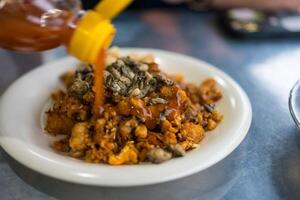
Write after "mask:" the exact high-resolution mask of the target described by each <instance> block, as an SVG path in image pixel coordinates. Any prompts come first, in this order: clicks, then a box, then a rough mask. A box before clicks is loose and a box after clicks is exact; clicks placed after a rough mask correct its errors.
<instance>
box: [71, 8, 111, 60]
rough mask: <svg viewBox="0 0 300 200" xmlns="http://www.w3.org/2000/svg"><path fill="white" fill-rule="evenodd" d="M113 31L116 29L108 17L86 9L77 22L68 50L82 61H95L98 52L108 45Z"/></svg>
mask: <svg viewBox="0 0 300 200" xmlns="http://www.w3.org/2000/svg"><path fill="white" fill-rule="evenodd" d="M115 33H116V29H115V28H114V26H113V25H112V24H111V22H110V21H109V20H108V19H104V18H103V17H102V16H101V15H100V14H98V13H97V12H95V11H88V12H87V13H86V14H85V15H84V16H83V17H82V19H80V21H79V23H78V24H77V28H76V29H75V31H74V33H73V35H72V37H71V40H70V42H69V45H68V51H69V53H70V54H71V55H73V56H75V57H76V58H78V59H80V60H82V61H85V62H88V63H95V61H96V59H97V56H98V53H99V52H100V50H101V49H106V48H108V47H109V45H110V44H111V42H112V40H113V38H114V35H115Z"/></svg>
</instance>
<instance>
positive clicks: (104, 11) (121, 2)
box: [95, 0, 133, 19]
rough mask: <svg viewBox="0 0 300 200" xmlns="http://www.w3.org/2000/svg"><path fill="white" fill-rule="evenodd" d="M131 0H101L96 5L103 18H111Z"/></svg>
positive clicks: (96, 9)
mask: <svg viewBox="0 0 300 200" xmlns="http://www.w3.org/2000/svg"><path fill="white" fill-rule="evenodd" d="M132 1H133V0H102V1H101V2H100V3H99V4H98V5H97V6H96V7H95V11H97V12H98V13H99V14H101V16H103V17H104V18H105V19H112V18H114V17H115V16H117V15H118V14H119V13H120V12H121V11H122V10H123V9H124V8H125V7H127V6H128V5H129V4H130V3H131V2H132Z"/></svg>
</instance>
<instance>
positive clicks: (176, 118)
mask: <svg viewBox="0 0 300 200" xmlns="http://www.w3.org/2000/svg"><path fill="white" fill-rule="evenodd" d="M105 65H106V67H105V70H104V72H103V74H100V75H101V76H103V77H101V78H103V81H102V82H103V90H104V91H103V92H102V93H101V92H98V93H100V94H102V99H101V100H99V99H98V100H97V101H98V102H100V103H97V106H95V99H96V97H95V96H96V95H97V91H96V92H95V88H99V87H95V80H96V77H95V76H99V73H97V74H95V70H94V69H93V67H92V66H90V65H85V66H82V67H80V68H79V69H77V70H76V71H68V72H66V73H65V74H63V75H62V76H61V78H60V80H61V82H62V83H63V85H64V88H63V89H59V90H57V91H54V92H53V93H52V95H51V98H52V100H53V105H52V107H51V108H50V109H49V110H48V111H47V112H46V116H47V117H46V122H45V130H46V131H47V132H48V133H49V134H51V135H53V136H57V135H64V138H63V139H60V140H58V141H56V142H54V144H53V147H54V149H56V150H57V151H59V152H64V153H66V154H67V155H70V156H72V157H75V158H79V159H82V160H84V161H87V162H92V163H107V164H110V165H123V164H138V163H142V162H152V163H161V162H164V161H167V160H170V159H172V158H174V157H181V156H184V155H185V154H186V153H187V151H189V150H191V149H194V148H196V147H197V145H198V144H199V143H200V141H201V140H202V139H203V138H204V137H205V135H206V134H207V132H208V131H210V130H213V129H215V128H216V127H217V126H218V124H219V123H220V122H221V121H222V118H223V116H222V114H221V113H219V112H218V111H216V110H215V103H216V102H217V101H219V100H220V99H221V98H222V93H221V91H220V89H219V88H218V86H217V83H216V81H215V80H214V79H211V78H209V79H207V80H204V81H203V82H202V83H201V84H200V85H199V86H198V85H195V84H191V83H186V82H185V81H184V80H183V77H182V76H180V75H169V74H167V73H165V72H162V71H161V70H160V69H159V66H158V64H157V63H155V60H154V58H153V56H151V55H145V54H133V55H129V56H125V57H121V56H120V54H119V52H118V50H117V49H111V50H109V51H108V52H107V53H106V58H105ZM98 82H99V81H98Z"/></svg>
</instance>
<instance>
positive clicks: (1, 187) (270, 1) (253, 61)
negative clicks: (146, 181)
mask: <svg viewBox="0 0 300 200" xmlns="http://www.w3.org/2000/svg"><path fill="white" fill-rule="evenodd" d="M0 2H1V0H0ZM97 2H98V1H97V0H83V1H82V4H83V6H84V8H85V9H89V8H92V7H93V6H94V5H95V4H96V3H97ZM299 8H300V0H135V1H134V3H133V4H132V5H131V6H130V7H129V8H128V9H127V10H126V11H124V12H123V13H122V14H121V15H120V16H118V17H117V18H116V19H115V20H114V21H113V23H114V25H115V26H116V28H117V31H118V33H117V35H116V38H115V40H114V45H117V46H120V47H143V48H156V49H164V50H168V51H174V52H179V53H182V54H186V55H190V56H193V57H195V58H197V59H201V60H204V61H206V62H208V63H211V64H212V65H214V66H216V67H218V68H219V69H221V70H223V71H225V72H226V73H227V74H229V75H230V76H231V77H232V78H233V79H234V80H236V81H237V82H238V84H239V85H240V86H241V87H242V88H243V89H244V90H245V91H246V93H247V94H248V96H249V98H250V101H251V103H252V109H253V120H252V125H251V128H250V131H249V133H248V135H247V137H246V139H245V140H244V141H243V142H242V143H241V145H240V146H239V147H238V148H237V149H236V150H235V151H234V152H233V153H232V154H231V155H229V156H228V157H227V158H225V159H224V160H222V161H221V162H219V163H218V164H216V165H215V166H213V167H211V168H209V169H208V170H205V171H204V172H200V173H198V174H196V175H193V176H190V177H187V178H184V179H180V180H178V181H172V182H169V183H165V184H159V185H154V186H147V187H138V188H119V189H115V188H99V187H87V186H82V185H75V184H69V183H66V182H63V181H59V180H56V179H51V178H49V177H46V176H43V175H41V174H38V173H36V172H34V171H32V170H30V169H27V168H26V167H24V166H22V165H20V164H18V163H17V162H16V161H14V160H13V159H11V158H10V157H9V156H8V155H6V154H5V153H4V151H3V150H2V149H1V148H0V199H4V200H16V199H22V200H23V199H47V200H48V199H49V200H53V199H72V200H76V199H83V198H86V196H87V195H88V197H89V199H107V200H112V199H121V198H122V199H123V200H129V199H130V200H134V199H144V200H146V199H158V200H160V199H172V200H173V199H174V200H181V199H186V200H199V199H201V200H202V199H204V200H206V199H207V200H215V199H216V200H218V199H225V200H227V199H230V200H240V199H243V200H253V199H259V200H269V199H271V200H279V199H280V200H281V199H287V200H289V199H292V200H293V199H300V193H299V188H300V150H299V149H300V134H299V131H298V130H297V129H296V127H295V125H294V122H293V120H292V118H291V116H290V112H289V109H288V97H289V91H290V89H291V88H292V86H293V85H294V83H295V82H296V81H297V80H298V79H299V77H300V64H299V63H300V62H299V59H300V37H299V36H300V15H299ZM0 28H1V27H0ZM64 56H67V53H66V51H65V49H64V48H62V47H60V48H56V49H53V50H48V51H44V52H40V53H34V54H20V53H16V52H11V51H6V50H2V49H0V61H1V62H0V94H2V93H3V92H4V90H5V89H6V88H7V87H8V86H9V85H10V84H11V83H12V82H13V81H15V80H16V79H17V78H19V77H20V76H21V75H22V74H24V73H25V72H27V71H29V70H32V69H34V68H36V67H37V66H39V65H41V64H43V63H47V62H50V61H54V60H57V59H59V58H62V57H64ZM183 67H184V66H183Z"/></svg>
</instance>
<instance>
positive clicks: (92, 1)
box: [81, 0, 167, 9]
mask: <svg viewBox="0 0 300 200" xmlns="http://www.w3.org/2000/svg"><path fill="white" fill-rule="evenodd" d="M99 1H100V0H82V1H81V2H82V5H83V8H84V9H91V8H93V7H94V6H95V5H96V4H97V3H98V2H99ZM164 6H167V4H166V3H164V2H163V1H162V0H135V1H134V2H133V3H132V4H131V5H130V7H129V8H158V7H164Z"/></svg>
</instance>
